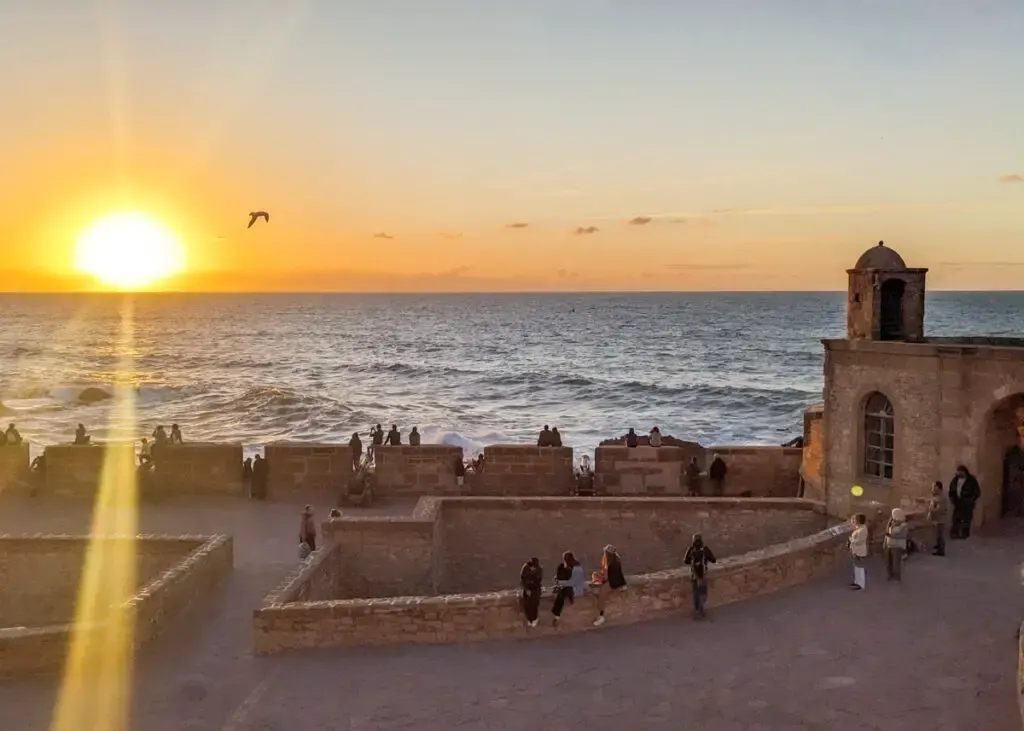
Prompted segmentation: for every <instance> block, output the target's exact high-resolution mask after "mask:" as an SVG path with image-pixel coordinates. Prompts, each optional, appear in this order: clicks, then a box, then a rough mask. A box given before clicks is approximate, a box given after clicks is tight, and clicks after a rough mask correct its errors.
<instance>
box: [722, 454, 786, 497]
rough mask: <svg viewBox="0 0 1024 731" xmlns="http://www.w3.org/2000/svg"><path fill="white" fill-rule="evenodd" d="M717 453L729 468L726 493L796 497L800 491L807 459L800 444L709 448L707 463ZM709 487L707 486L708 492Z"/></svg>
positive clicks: (725, 487) (725, 486)
mask: <svg viewBox="0 0 1024 731" xmlns="http://www.w3.org/2000/svg"><path fill="white" fill-rule="evenodd" d="M715 454H717V455H718V456H720V457H721V458H722V459H723V460H725V464H726V466H727V467H728V472H727V473H726V476H725V485H724V494H725V495H749V496H750V497H796V496H797V494H798V492H799V489H800V461H801V460H802V459H803V450H801V449H800V448H799V447H708V448H707V465H710V463H711V460H712V458H713V455H715ZM707 465H706V466H707ZM706 482H707V481H706V480H705V483H706ZM709 489H710V487H705V494H707V492H708V490H709Z"/></svg>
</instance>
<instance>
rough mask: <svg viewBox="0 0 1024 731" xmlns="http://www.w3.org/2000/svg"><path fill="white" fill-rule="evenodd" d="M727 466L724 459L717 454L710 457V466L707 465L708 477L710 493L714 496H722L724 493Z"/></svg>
mask: <svg viewBox="0 0 1024 731" xmlns="http://www.w3.org/2000/svg"><path fill="white" fill-rule="evenodd" d="M728 472H729V467H728V466H727V465H726V464H725V460H724V459H722V458H721V457H719V456H718V455H717V454H716V455H714V456H713V457H712V458H711V466H710V467H708V479H709V480H711V493H712V494H713V495H714V496H715V497H722V495H724V494H725V476H726V474H727V473H728Z"/></svg>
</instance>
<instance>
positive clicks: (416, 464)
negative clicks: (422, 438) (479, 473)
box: [373, 444, 463, 497]
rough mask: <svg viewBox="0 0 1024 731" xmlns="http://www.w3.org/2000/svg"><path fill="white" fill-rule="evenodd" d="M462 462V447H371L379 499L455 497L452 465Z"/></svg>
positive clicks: (456, 488) (455, 487) (430, 445)
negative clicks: (433, 496)
mask: <svg viewBox="0 0 1024 731" xmlns="http://www.w3.org/2000/svg"><path fill="white" fill-rule="evenodd" d="M462 459H463V457H462V447H456V446H452V445H450V444H423V445H420V446H418V447H413V446H409V445H399V446H395V447H392V446H389V445H386V444H385V445H381V446H378V447H375V448H374V457H373V460H374V464H375V467H374V471H375V472H376V476H377V492H378V494H379V495H381V496H382V497H410V496H419V495H456V494H458V493H459V492H460V488H459V487H458V486H457V485H456V484H455V482H456V481H455V463H456V462H461V461H462Z"/></svg>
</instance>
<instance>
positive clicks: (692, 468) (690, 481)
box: [686, 457, 700, 497]
mask: <svg viewBox="0 0 1024 731" xmlns="http://www.w3.org/2000/svg"><path fill="white" fill-rule="evenodd" d="M686 491H687V492H688V493H689V495H690V497H700V465H699V464H698V463H697V458H696V457H690V461H689V462H687V463H686Z"/></svg>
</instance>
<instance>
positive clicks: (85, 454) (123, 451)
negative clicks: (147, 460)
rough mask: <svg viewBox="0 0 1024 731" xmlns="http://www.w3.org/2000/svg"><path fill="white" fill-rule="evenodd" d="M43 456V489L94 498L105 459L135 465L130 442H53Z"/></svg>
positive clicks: (133, 450) (69, 495)
mask: <svg viewBox="0 0 1024 731" xmlns="http://www.w3.org/2000/svg"><path fill="white" fill-rule="evenodd" d="M44 456H45V458H46V475H45V482H46V491H47V492H49V493H51V494H54V495H60V496H65V497H86V498H93V497H95V495H96V492H97V490H98V488H99V484H100V480H101V479H102V476H103V466H104V465H105V464H107V463H108V460H120V461H121V463H122V464H124V465H130V466H128V467H126V468H127V469H134V466H135V464H137V459H136V457H135V445H134V444H133V443H131V442H107V443H97V444H83V445H79V444H55V445H52V446H49V447H47V448H46V449H45V450H44ZM110 464H113V462H112V461H111V462H110Z"/></svg>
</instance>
